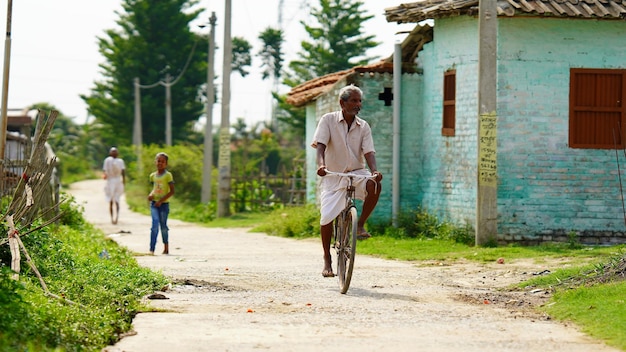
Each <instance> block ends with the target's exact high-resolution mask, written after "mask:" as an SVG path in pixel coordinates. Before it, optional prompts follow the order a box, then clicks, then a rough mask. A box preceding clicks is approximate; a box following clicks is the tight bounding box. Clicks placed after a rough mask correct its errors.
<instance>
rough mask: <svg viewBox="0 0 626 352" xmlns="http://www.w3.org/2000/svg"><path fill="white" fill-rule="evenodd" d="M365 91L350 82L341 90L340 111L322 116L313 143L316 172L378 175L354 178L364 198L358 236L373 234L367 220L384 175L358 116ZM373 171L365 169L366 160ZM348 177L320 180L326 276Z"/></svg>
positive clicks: (369, 132) (367, 130)
mask: <svg viewBox="0 0 626 352" xmlns="http://www.w3.org/2000/svg"><path fill="white" fill-rule="evenodd" d="M362 97H363V92H362V91H361V89H360V88H358V87H356V86H354V85H349V86H346V87H344V88H342V89H341V90H340V91H339V104H340V105H341V110H340V111H335V112H331V113H328V114H325V115H324V116H322V118H321V119H320V121H319V124H318V126H317V129H316V130H315V135H314V137H313V142H312V143H311V146H312V147H313V148H316V149H317V166H318V169H317V174H318V175H319V176H326V169H328V170H330V171H335V172H350V173H355V174H364V175H370V171H371V175H375V176H376V177H375V178H373V179H367V178H359V179H356V180H354V186H355V188H356V192H355V198H357V199H361V200H363V210H362V212H361V215H360V217H359V220H358V226H357V234H358V237H359V239H366V238H369V237H370V234H369V233H368V232H367V231H366V230H365V222H366V221H367V218H368V217H369V216H370V214H371V213H372V211H373V210H374V208H375V207H376V204H377V203H378V198H379V197H380V192H381V184H380V181H381V180H382V178H383V176H382V174H381V173H380V172H378V171H377V168H376V151H375V149H374V141H373V139H372V130H371V128H370V126H369V124H368V123H367V122H366V121H365V120H363V119H361V118H360V117H358V116H357V114H358V113H359V111H360V110H361V104H362ZM364 161H365V162H366V163H367V167H368V168H369V170H370V171H367V169H365V162H364ZM345 182H346V180H345V179H343V178H329V177H322V180H321V182H320V189H321V192H320V200H321V208H320V213H321V219H320V225H321V231H320V232H321V237H322V248H323V249H324V269H323V271H322V275H323V276H324V277H332V276H334V273H333V269H332V263H331V257H330V242H331V237H332V234H333V220H334V219H335V217H337V215H338V214H339V213H340V212H341V211H342V210H343V208H344V206H345V204H344V203H343V201H344V198H345V197H344V195H345V192H346V184H345Z"/></svg>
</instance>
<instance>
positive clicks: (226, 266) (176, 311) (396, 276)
mask: <svg viewBox="0 0 626 352" xmlns="http://www.w3.org/2000/svg"><path fill="white" fill-rule="evenodd" d="M103 186H104V183H103V181H102V180H93V181H84V182H79V183H76V184H74V185H72V187H71V188H70V189H69V192H70V193H71V194H73V195H74V196H75V198H76V200H77V201H78V203H79V204H82V205H83V206H84V207H85V217H86V218H87V220H88V221H90V222H91V223H93V224H95V225H96V226H97V227H99V228H101V229H102V230H103V231H104V233H105V234H107V235H109V236H111V237H112V238H113V239H115V241H117V242H118V243H120V244H122V245H124V246H126V247H128V248H130V249H131V250H133V251H135V252H137V253H138V256H137V261H138V262H139V263H140V264H141V265H143V266H146V267H149V268H152V269H154V270H161V271H162V272H163V273H164V274H165V275H167V276H169V277H171V278H172V281H173V282H174V285H173V287H172V289H171V290H168V291H166V292H162V293H163V294H164V295H165V296H166V297H167V298H168V299H163V300H150V301H149V304H150V305H151V306H153V307H157V308H159V309H161V310H162V312H158V313H141V314H138V315H137V317H136V318H135V320H134V321H133V326H134V330H135V332H136V334H134V335H131V336H128V337H125V338H123V339H122V340H121V341H120V342H118V343H117V344H116V345H115V346H110V347H107V348H106V349H105V351H109V352H119V351H136V352H139V351H151V352H158V351H167V352H172V351H257V350H271V351H321V350H328V351H337V350H348V349H352V350H356V351H381V350H383V351H464V352H467V351H481V352H484V351H498V352H502V351H524V352H527V351H568V352H572V351H581V352H582V351H585V352H586V351H616V350H615V349H612V348H610V347H607V346H605V345H604V344H602V343H600V342H598V341H595V340H592V339H590V338H589V337H587V336H585V335H584V334H582V333H581V332H579V331H578V330H577V329H576V328H575V327H573V326H566V325H564V324H561V323H558V322H554V321H551V320H549V319H548V318H547V317H542V316H540V315H537V314H532V313H529V312H527V311H525V308H527V306H529V305H530V304H531V302H535V301H537V300H540V299H542V297H541V296H543V295H544V294H545V293H542V292H538V293H530V292H528V293H525V294H518V295H509V294H505V293H502V292H499V291H497V288H501V287H505V286H507V285H508V284H510V283H514V282H520V281H522V280H524V279H527V278H529V277H530V276H531V275H533V273H537V272H540V271H543V270H546V269H554V268H550V267H545V266H541V265H535V264H530V263H506V262H505V264H497V263H493V264H487V265H481V264H475V263H462V264H458V265H457V264H455V265H450V266H440V265H437V263H432V265H424V264H423V263H421V264H414V263H405V262H397V261H389V260H381V259H377V258H371V257H366V256H363V255H361V256H357V259H356V261H355V272H354V275H353V278H352V284H351V285H350V290H349V291H348V293H347V294H345V295H342V294H340V293H339V291H338V285H337V280H336V278H323V277H322V275H321V270H322V255H321V245H320V243H319V241H318V240H292V239H285V238H276V237H270V236H266V235H264V234H260V233H250V232H246V230H245V229H213V228H204V227H201V226H197V225H193V224H189V223H184V222H181V221H176V220H171V221H170V254H169V255H156V256H147V255H143V254H144V253H147V252H148V244H149V227H150V219H149V217H147V216H144V215H139V214H135V213H131V212H130V211H129V210H128V209H127V207H126V206H124V208H123V209H122V211H121V215H120V220H119V223H118V224H117V225H111V223H110V219H109V214H108V205H107V204H106V202H105V201H104V196H103V191H102V188H103ZM128 232H129V233H128ZM161 251H162V244H159V245H158V246H157V253H160V252H161ZM544 265H545V264H544Z"/></svg>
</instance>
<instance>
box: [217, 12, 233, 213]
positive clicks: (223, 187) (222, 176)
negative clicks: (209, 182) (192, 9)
mask: <svg viewBox="0 0 626 352" xmlns="http://www.w3.org/2000/svg"><path fill="white" fill-rule="evenodd" d="M230 24H231V0H225V6H224V61H223V62H222V124H221V127H220V153H219V161H218V165H217V166H218V168H219V182H218V185H219V187H218V190H217V195H218V200H217V216H218V217H226V216H230V73H231V65H232V61H233V49H232V38H231V37H230Z"/></svg>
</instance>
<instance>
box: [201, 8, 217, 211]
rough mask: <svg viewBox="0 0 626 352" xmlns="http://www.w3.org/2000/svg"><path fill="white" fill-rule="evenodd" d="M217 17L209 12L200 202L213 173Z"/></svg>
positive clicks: (207, 196) (208, 195)
mask: <svg viewBox="0 0 626 352" xmlns="http://www.w3.org/2000/svg"><path fill="white" fill-rule="evenodd" d="M216 23H217V17H215V12H212V13H211V17H210V18H209V24H210V25H211V28H210V32H209V51H208V54H207V76H206V124H205V126H204V159H203V162H204V167H203V169H202V198H201V200H202V203H208V202H210V201H211V179H212V178H213V177H212V173H213V170H212V169H213V104H214V103H215V101H214V100H215V86H214V84H213V80H214V79H215V72H214V71H215V68H214V66H213V63H214V61H213V58H214V57H215V24H216Z"/></svg>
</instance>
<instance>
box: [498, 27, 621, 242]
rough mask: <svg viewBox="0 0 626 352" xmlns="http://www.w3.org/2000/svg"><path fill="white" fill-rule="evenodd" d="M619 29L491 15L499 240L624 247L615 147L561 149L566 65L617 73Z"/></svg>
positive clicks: (564, 127)
mask: <svg viewBox="0 0 626 352" xmlns="http://www.w3.org/2000/svg"><path fill="white" fill-rule="evenodd" d="M520 33H523V35H520ZM624 33H626V23H624V22H618V21H577V20H547V19H536V18H535V19H521V18H500V20H499V37H500V41H499V44H498V46H499V65H498V167H499V178H500V183H499V186H498V214H499V219H498V227H499V232H500V237H501V239H502V240H504V241H517V242H527V243H533V242H540V241H554V240H558V241H562V240H564V239H566V238H567V237H568V236H569V234H570V233H575V234H577V236H578V237H579V240H580V241H581V242H585V243H614V242H616V241H617V242H625V241H626V237H624V233H623V232H624V231H625V226H624V212H623V209H622V201H621V194H620V185H619V179H618V175H617V163H616V157H615V150H593V149H572V148H569V146H568V124H569V71H570V68H572V67H585V68H624V67H626V36H625V35H624ZM599 38H602V40H598V39H599ZM619 154H622V155H621V157H622V160H621V161H622V162H624V160H623V157H624V154H623V152H622V151H620V153H619ZM622 177H624V175H622ZM610 234H612V235H610ZM610 238H612V239H610Z"/></svg>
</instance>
